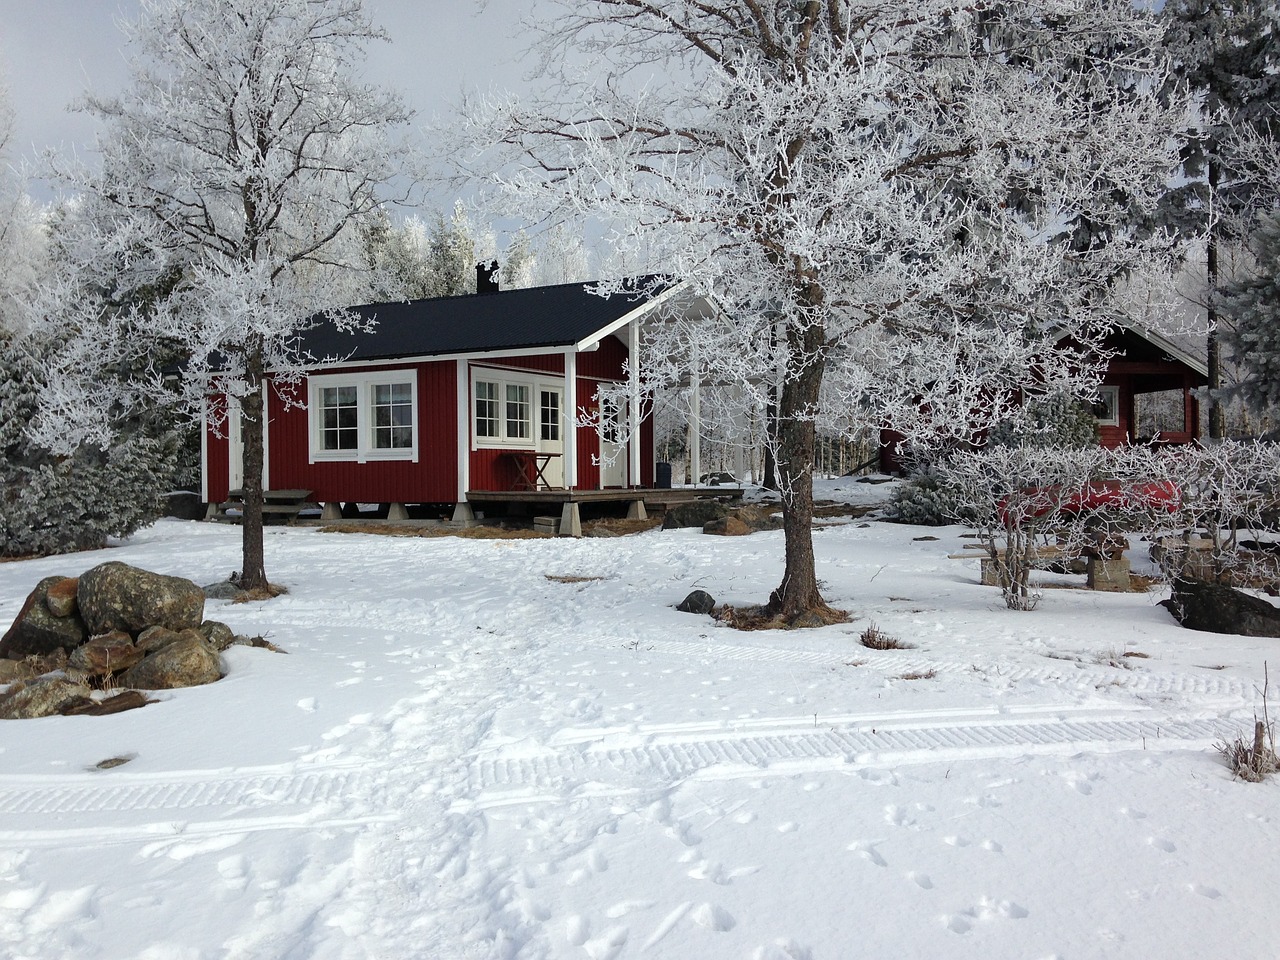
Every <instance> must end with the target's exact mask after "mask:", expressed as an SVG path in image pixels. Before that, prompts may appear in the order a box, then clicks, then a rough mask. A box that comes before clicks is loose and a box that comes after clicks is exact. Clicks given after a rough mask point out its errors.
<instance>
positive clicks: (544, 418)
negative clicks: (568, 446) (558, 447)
mask: <svg viewBox="0 0 1280 960" xmlns="http://www.w3.org/2000/svg"><path fill="white" fill-rule="evenodd" d="M540 393H541V398H540V400H539V403H538V406H539V407H540V409H541V415H540V417H539V422H540V427H541V433H542V439H543V440H550V441H553V442H554V441H558V440H559V439H560V394H558V393H557V392H556V391H554V390H542V391H540Z"/></svg>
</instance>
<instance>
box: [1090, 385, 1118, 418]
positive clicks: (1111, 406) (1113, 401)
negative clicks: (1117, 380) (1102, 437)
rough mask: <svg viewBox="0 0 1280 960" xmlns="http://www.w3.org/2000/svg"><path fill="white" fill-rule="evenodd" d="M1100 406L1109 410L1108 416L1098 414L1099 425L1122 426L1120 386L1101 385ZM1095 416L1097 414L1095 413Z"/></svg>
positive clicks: (1099, 392)
mask: <svg viewBox="0 0 1280 960" xmlns="http://www.w3.org/2000/svg"><path fill="white" fill-rule="evenodd" d="M1098 406H1099V407H1101V408H1102V409H1103V410H1104V411H1106V412H1107V415H1106V416H1098V417H1097V419H1098V425H1099V426H1102V427H1118V426H1120V388H1119V387H1099V388H1098ZM1095 416H1097V415H1096V414H1095Z"/></svg>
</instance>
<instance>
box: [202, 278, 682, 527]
mask: <svg viewBox="0 0 1280 960" xmlns="http://www.w3.org/2000/svg"><path fill="white" fill-rule="evenodd" d="M674 292H675V288H667V289H661V288H655V287H654V286H653V285H651V284H648V283H647V282H638V283H637V285H636V291H635V292H626V291H624V292H621V293H617V294H614V295H611V296H598V295H596V294H594V293H592V292H590V288H589V287H588V286H586V285H584V284H581V283H574V284H562V285H559V286H551V287H536V288H531V289H523V290H510V291H503V292H496V291H495V292H490V293H480V294H475V295H472V296H462V297H443V298H436V299H430V300H413V301H408V302H401V303H379V304H368V305H364V306H360V307H355V308H353V309H354V312H355V313H357V314H359V315H360V316H361V317H363V318H365V319H368V320H371V321H373V326H372V327H371V329H370V330H369V331H368V332H358V333H354V334H350V333H342V332H339V331H338V330H336V329H335V328H334V327H333V326H332V325H331V324H327V323H326V324H322V325H320V326H318V327H316V328H314V329H312V330H309V331H306V332H305V333H303V334H302V335H301V347H302V349H303V351H305V353H306V354H307V355H309V356H313V357H323V358H332V357H340V358H341V359H340V360H329V361H327V362H322V363H317V364H316V365H315V366H314V367H313V368H311V369H309V370H308V372H307V375H306V376H305V377H304V378H303V380H302V382H301V383H300V384H298V385H297V386H296V387H295V388H293V389H292V390H290V389H288V388H278V387H277V386H276V385H274V384H268V385H267V387H266V388H265V389H266V399H267V427H266V462H265V467H264V477H263V487H264V489H269V490H285V489H294V490H302V491H309V492H310V499H311V500H314V501H316V502H317V503H322V504H324V505H325V508H326V513H327V514H328V515H330V516H332V515H335V513H336V511H337V509H338V507H339V505H341V504H343V503H386V504H393V505H397V506H399V507H400V508H401V509H403V506H404V505H406V504H453V505H455V507H456V509H455V512H454V515H455V517H458V518H468V517H469V516H470V513H471V511H470V506H469V501H468V494H470V493H476V494H479V493H482V492H488V493H490V494H492V492H494V491H518V490H537V489H543V490H564V491H593V490H605V489H609V488H620V489H623V488H634V487H650V486H652V485H653V479H654V477H653V471H654V442H653V425H652V421H651V418H650V415H649V405H648V403H647V402H646V401H645V400H644V398H642V397H641V396H640V393H639V390H638V388H637V386H636V381H635V379H634V377H633V375H632V372H631V371H632V368H631V366H630V364H629V362H628V361H629V358H630V357H632V356H633V355H635V353H636V351H637V345H638V338H639V326H640V323H641V322H642V321H643V320H644V319H645V318H647V317H650V316H651V315H653V313H654V312H655V311H656V310H658V309H659V308H660V307H661V305H662V304H663V303H664V302H665V301H667V300H668V299H670V297H671V295H672V294H673V293H674ZM212 403H214V404H217V403H223V404H225V398H215V399H214V400H213V401H212ZM227 421H228V423H229V428H224V429H222V430H216V429H214V427H213V426H212V424H210V425H208V426H207V428H206V431H205V437H204V450H203V490H202V495H203V498H204V500H205V501H206V502H210V503H219V502H221V501H223V500H226V499H227V497H228V494H229V493H230V492H231V491H232V490H235V489H237V488H239V487H240V486H241V485H242V484H241V478H242V474H241V464H240V445H239V434H240V430H239V420H238V418H237V417H229V418H227ZM633 423H638V424H639V428H638V429H636V430H632V429H629V425H630V424H633ZM489 499H492V497H490V498H489Z"/></svg>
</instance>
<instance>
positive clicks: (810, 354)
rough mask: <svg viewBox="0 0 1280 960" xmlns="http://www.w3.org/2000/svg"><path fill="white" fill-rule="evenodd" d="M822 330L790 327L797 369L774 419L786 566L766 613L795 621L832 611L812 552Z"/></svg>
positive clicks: (829, 614) (821, 617) (827, 619)
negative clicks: (816, 422) (819, 580)
mask: <svg viewBox="0 0 1280 960" xmlns="http://www.w3.org/2000/svg"><path fill="white" fill-rule="evenodd" d="M824 339H825V335H824V331H823V329H822V328H821V327H820V326H818V325H816V324H815V325H811V326H810V327H808V328H807V329H804V330H798V329H796V328H795V327H791V328H789V329H788V333H787V341H788V347H789V348H790V349H789V351H788V353H789V355H790V356H791V357H794V358H797V360H796V363H797V364H798V369H794V370H789V371H788V375H787V377H786V379H785V382H784V383H783V387H782V396H781V398H780V399H779V403H778V417H777V420H776V421H775V424H774V429H775V430H776V437H777V450H778V455H777V471H778V481H779V486H780V488H781V492H782V529H783V534H784V536H785V538H786V567H785V569H784V571H783V576H782V583H781V584H780V585H779V586H778V589H777V590H775V591H774V592H773V595H772V596H771V597H770V598H769V603H768V604H767V605H766V607H765V613H766V614H767V615H769V616H776V617H780V618H781V619H783V620H785V621H786V622H788V623H793V624H798V623H800V622H801V621H802V618H807V617H812V616H816V617H817V618H818V619H819V620H820V621H821V622H830V619H831V618H832V617H833V615H834V613H835V612H834V611H833V610H832V609H831V608H830V607H828V606H827V604H826V602H825V601H824V600H823V599H822V594H821V593H820V592H819V591H818V576H817V571H816V569H815V566H814V558H813V468H814V453H815V450H816V438H817V430H816V427H815V425H814V419H813V418H814V413H815V411H816V410H817V408H818V396H819V393H820V391H821V389H822V374H823V370H824V358H823V346H824Z"/></svg>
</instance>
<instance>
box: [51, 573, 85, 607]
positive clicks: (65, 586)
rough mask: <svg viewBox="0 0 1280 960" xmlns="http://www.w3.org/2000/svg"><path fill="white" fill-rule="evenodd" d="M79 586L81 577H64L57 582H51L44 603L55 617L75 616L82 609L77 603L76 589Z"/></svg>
mask: <svg viewBox="0 0 1280 960" xmlns="http://www.w3.org/2000/svg"><path fill="white" fill-rule="evenodd" d="M79 587H80V578H79V577H64V578H63V579H61V580H59V581H58V582H57V583H52V584H50V585H49V589H48V590H47V591H46V592H45V595H44V605H45V606H46V607H48V608H49V612H50V613H51V614H53V615H54V616H55V617H71V616H75V614H76V613H78V612H79V609H80V608H79V606H78V605H77V604H76V590H77V589H79Z"/></svg>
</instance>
